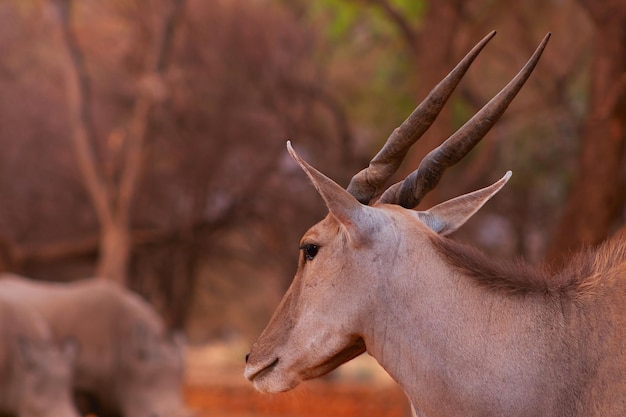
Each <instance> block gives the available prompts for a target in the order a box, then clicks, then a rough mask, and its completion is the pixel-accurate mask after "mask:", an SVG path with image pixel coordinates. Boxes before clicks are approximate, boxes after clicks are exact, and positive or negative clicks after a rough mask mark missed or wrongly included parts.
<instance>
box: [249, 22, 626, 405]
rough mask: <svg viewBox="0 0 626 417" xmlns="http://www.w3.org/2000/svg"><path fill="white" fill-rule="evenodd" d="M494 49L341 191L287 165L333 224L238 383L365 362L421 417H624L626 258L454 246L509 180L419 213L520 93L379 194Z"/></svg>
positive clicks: (318, 235) (270, 386)
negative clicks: (549, 265)
mask: <svg viewBox="0 0 626 417" xmlns="http://www.w3.org/2000/svg"><path fill="white" fill-rule="evenodd" d="M492 36H493V33H492V34H490V35H488V36H487V37H486V38H485V39H483V40H482V41H481V42H480V43H479V44H477V45H476V47H474V49H473V50H472V51H470V52H469V53H468V55H467V56H466V57H465V58H464V59H463V60H462V61H461V62H460V63H459V64H458V65H457V67H456V68H454V69H453V71H452V72H451V73H450V74H449V75H448V76H447V77H446V78H445V79H444V80H443V81H442V82H441V83H440V84H439V85H438V86H437V87H435V89H434V90H433V91H432V92H431V93H430V94H429V96H428V97H427V98H426V99H425V100H424V102H422V103H421V104H420V105H419V106H418V107H417V108H416V110H415V111H414V112H413V113H412V114H411V115H410V116H409V117H408V119H407V120H406V121H405V122H403V124H402V125H401V126H400V127H399V128H398V129H396V130H395V131H394V132H393V133H392V135H391V136H390V137H389V139H388V141H387V142H386V143H385V145H384V146H383V148H382V149H381V151H380V152H379V153H378V154H377V155H376V156H375V157H374V159H373V160H372V161H371V162H370V165H369V167H368V168H366V169H364V170H362V171H361V172H359V173H358V174H357V175H355V176H354V177H353V178H352V181H351V183H350V185H349V186H348V188H347V190H345V189H343V188H342V187H341V186H339V185H338V184H336V183H335V182H333V181H332V180H331V179H329V178H327V177H326V176H324V175H323V174H322V173H320V172H319V171H317V170H316V169H315V168H313V167H311V166H310V165H309V164H308V163H307V162H305V161H304V160H302V159H301V158H300V157H299V156H298V155H297V154H296V152H295V151H294V150H293V148H292V147H291V144H290V143H288V150H289V153H290V154H291V156H292V157H293V158H294V159H295V160H296V161H297V163H298V164H299V165H300V167H301V168H302V169H303V171H304V172H305V173H306V175H307V176H308V177H309V179H310V180H311V182H312V183H313V185H314V186H315V188H316V189H317V191H318V192H319V194H320V195H321V197H322V199H323V200H324V202H325V203H326V206H327V207H328V211H329V214H328V216H327V217H325V218H324V219H323V220H322V221H321V222H319V223H318V224H316V225H314V226H313V227H312V228H311V229H309V230H308V231H307V232H306V233H305V234H304V236H303V238H302V240H301V243H300V248H301V254H300V259H299V265H298V270H297V272H296V275H295V278H294V280H293V282H292V284H291V286H290V287H289V289H288V291H287V293H286V294H285V296H284V298H283V300H282V301H281V303H280V305H279V306H278V308H277V310H276V312H275V313H274V315H273V316H272V318H271V320H270V322H269V324H268V326H267V328H266V329H265V330H264V331H263V333H262V334H261V336H260V337H259V339H258V341H257V342H256V343H254V345H253V346H252V348H251V351H250V353H249V354H248V355H247V356H246V362H247V364H246V368H245V371H244V372H245V377H246V378H247V379H248V380H250V381H252V382H253V384H254V386H255V387H256V389H257V390H259V391H264V392H279V391H286V390H289V389H291V388H293V387H295V386H296V385H297V384H298V383H299V382H301V381H303V380H307V379H310V378H315V377H319V376H321V375H324V374H326V373H328V372H330V371H331V370H333V369H334V368H336V367H337V366H339V365H341V364H343V363H344V362H346V361H348V360H350V359H352V358H354V357H356V356H357V355H360V354H361V353H363V352H365V351H367V352H368V353H369V354H370V355H372V356H373V357H374V358H376V360H377V361H378V362H379V363H380V365H381V366H382V367H383V368H384V369H385V370H386V371H387V372H388V373H389V374H390V375H391V376H392V377H393V378H394V380H395V381H396V382H397V383H398V384H399V385H400V386H401V387H402V389H403V390H404V392H405V393H406V395H407V397H408V398H409V400H410V402H411V405H412V407H413V412H414V415H419V416H428V417H434V416H507V417H516V416H519V417H529V416H562V417H566V416H567V417H572V416H581V417H582V416H585V417H591V416H624V415H626V337H624V336H625V335H626V244H625V243H623V242H620V241H619V240H613V241H609V242H608V243H605V244H604V245H603V246H601V247H599V248H597V249H595V250H588V251H587V252H585V253H581V254H579V255H577V256H575V257H573V258H572V260H571V261H570V263H569V265H568V266H567V267H566V268H564V269H563V270H561V271H559V272H550V271H547V270H543V269H541V268H536V267H533V266H531V265H527V264H525V263H524V262H521V261H520V262H511V261H506V260H494V259H492V258H491V257H489V256H487V255H485V254H483V253H481V252H479V251H477V250H475V249H473V248H471V247H468V246H466V245H464V244H461V243H458V242H456V241H454V240H452V239H450V238H449V237H447V235H449V234H450V233H451V232H453V231H455V230H456V229H457V228H458V227H460V226H461V225H462V224H463V223H465V221H466V220H467V219H468V218H470V217H471V216H472V215H473V214H474V213H476V211H477V210H479V209H480V208H481V207H482V205H483V204H485V203H486V202H487V200H489V199H490V198H491V197H492V196H494V195H495V194H496V193H497V192H498V191H500V189H501V188H502V187H503V186H504V184H505V183H506V182H507V180H508V179H509V177H510V175H511V174H510V172H508V173H507V174H506V175H505V176H504V177H503V178H502V179H500V180H499V181H497V182H496V183H494V184H493V185H491V186H488V187H486V188H484V189H481V190H478V191H475V192H472V193H469V194H465V195H462V196H460V197H457V198H454V199H451V200H449V201H446V202H444V203H441V204H439V205H436V206H434V207H432V208H430V209H429V210H426V211H417V210H415V209H414V208H415V207H416V206H417V205H418V203H419V202H420V200H421V199H422V198H423V197H424V195H425V194H426V193H427V192H429V191H430V190H432V189H433V187H435V185H436V184H437V183H438V181H439V179H440V178H441V176H442V174H443V172H444V170H445V169H446V168H447V167H449V166H451V165H452V164H454V163H456V162H457V161H459V160H460V159H461V158H462V157H463V156H464V155H465V154H466V153H467V152H469V150H470V149H471V148H472V147H473V146H474V145H475V144H476V143H477V142H478V141H479V140H480V139H481V138H482V137H483V136H484V135H485V133H486V132H487V131H488V130H489V129H490V128H491V127H492V126H493V124H494V123H495V122H496V120H497V119H498V118H499V116H500V115H501V114H502V113H503V112H504V110H505V108H506V107H507V106H508V104H509V103H510V102H511V101H512V100H513V97H514V96H515V94H516V93H517V92H518V91H519V90H520V88H521V87H522V85H523V84H524V82H525V81H526V79H527V78H528V76H529V75H530V73H531V72H532V70H533V68H534V66H535V64H536V63H537V61H538V60H539V57H540V55H541V53H542V51H543V49H544V48H545V46H546V43H547V41H548V39H549V34H548V35H547V36H546V37H545V38H544V40H543V41H542V42H541V44H540V45H539V47H538V48H537V50H536V51H535V53H534V54H533V56H532V57H531V58H530V60H529V61H528V63H527V64H526V65H525V66H524V68H523V69H522V70H521V71H520V73H519V74H517V75H516V76H515V77H514V79H513V80H512V81H511V82H510V83H509V84H508V85H507V86H506V87H505V88H504V89H503V90H502V91H501V92H500V93H498V94H497V95H496V96H495V97H494V98H493V99H492V100H491V101H490V102H489V103H488V104H487V105H486V106H485V107H483V108H482V109H481V110H480V111H479V112H478V113H477V114H476V115H475V116H474V117H473V118H472V119H471V120H470V121H468V122H467V123H466V124H465V125H464V126H463V127H462V128H461V129H460V130H459V131H457V132H456V133H455V134H453V135H452V136H451V137H450V138H449V139H447V140H446V141H445V142H444V143H443V144H442V145H440V146H439V147H438V148H436V149H435V150H433V151H432V152H431V153H430V154H428V155H427V156H426V157H425V158H424V159H423V161H422V162H421V163H420V165H419V167H418V169H417V170H416V171H414V172H413V173H412V174H410V175H409V176H408V177H407V178H406V179H405V180H404V181H402V182H400V183H398V184H395V185H393V186H391V187H389V188H387V189H386V190H385V186H386V182H387V181H388V179H389V178H390V177H391V175H392V174H393V173H394V172H395V171H396V169H397V168H398V166H399V164H400V162H401V160H402V158H403V157H404V155H405V154H406V152H407V150H408V149H409V147H410V146H411V145H412V144H413V143H414V142H415V141H416V140H417V139H418V138H419V137H420V135H421V134H422V133H423V132H424V131H425V130H426V129H427V128H428V126H429V125H430V124H431V123H432V121H433V120H434V118H435V117H436V115H437V113H438V112H439V111H440V109H441V108H442V106H443V105H444V103H445V101H446V99H447V98H448V97H449V95H450V94H451V91H452V90H453V88H454V87H455V86H456V84H457V83H458V81H459V80H460V78H461V77H462V76H463V74H464V72H465V71H466V70H467V68H468V67H469V65H470V64H471V62H472V61H473V59H474V58H475V57H476V55H477V54H478V53H479V52H480V50H481V49H482V48H483V46H484V45H485V44H486V43H487V41H488V40H489V39H490V38H491V37H492Z"/></svg>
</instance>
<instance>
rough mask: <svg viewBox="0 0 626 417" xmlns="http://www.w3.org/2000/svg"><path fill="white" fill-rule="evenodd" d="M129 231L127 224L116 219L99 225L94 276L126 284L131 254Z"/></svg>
mask: <svg viewBox="0 0 626 417" xmlns="http://www.w3.org/2000/svg"><path fill="white" fill-rule="evenodd" d="M129 232H130V229H129V227H128V225H126V224H120V223H119V222H117V221H112V222H109V223H107V224H102V225H101V230H100V245H99V248H100V250H99V257H98V265H97V267H96V276H98V277H102V278H107V279H110V280H112V281H115V282H117V283H119V284H121V285H126V281H127V270H128V264H129V262H130V255H131V245H130V234H129Z"/></svg>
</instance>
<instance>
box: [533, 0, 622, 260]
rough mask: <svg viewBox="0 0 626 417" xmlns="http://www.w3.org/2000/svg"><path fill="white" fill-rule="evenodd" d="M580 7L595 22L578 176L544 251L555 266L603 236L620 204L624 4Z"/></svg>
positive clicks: (591, 4) (593, 3)
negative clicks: (587, 12) (585, 8)
mask: <svg viewBox="0 0 626 417" xmlns="http://www.w3.org/2000/svg"><path fill="white" fill-rule="evenodd" d="M585 6H586V7H587V10H588V11H589V14H590V15H591V17H592V19H593V21H594V23H595V35H594V41H593V49H592V50H593V58H592V59H593V62H592V68H591V79H590V87H589V88H590V92H589V104H588V106H589V109H588V113H587V119H586V121H585V124H584V129H583V136H582V143H581V150H580V156H579V163H578V169H577V177H576V179H575V182H574V183H573V186H572V189H571V191H570V195H569V198H568V200H567V203H566V205H565V209H564V212H563V215H562V217H561V220H560V222H559V223H558V225H557V227H556V229H555V232H554V235H553V240H552V242H551V244H550V246H549V247H548V250H547V254H546V259H545V260H546V262H547V263H549V264H552V265H553V266H557V267H558V266H560V265H562V264H563V263H564V262H565V260H566V258H567V257H568V256H569V255H570V254H571V252H572V251H575V250H577V249H579V248H580V247H582V246H588V245H596V244H598V243H599V242H601V241H602V240H603V239H605V238H606V237H607V235H608V234H609V233H610V232H611V229H612V227H613V226H614V223H615V221H616V219H617V217H618V216H619V214H620V211H621V209H622V207H623V203H624V201H623V200H624V178H623V175H622V173H623V172H624V170H623V168H622V164H623V162H624V158H623V155H624V143H625V141H626V103H625V94H624V93H625V91H626V88H625V87H626V3H624V2H623V1H621V0H620V1H606V2H603V1H596V2H590V3H589V4H585Z"/></svg>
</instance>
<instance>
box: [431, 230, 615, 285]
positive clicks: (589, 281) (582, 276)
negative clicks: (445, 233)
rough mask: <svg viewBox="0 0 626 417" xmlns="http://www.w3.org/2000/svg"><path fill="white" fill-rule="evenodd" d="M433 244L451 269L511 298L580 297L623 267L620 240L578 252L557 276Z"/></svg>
mask: <svg viewBox="0 0 626 417" xmlns="http://www.w3.org/2000/svg"><path fill="white" fill-rule="evenodd" d="M432 242H433V245H434V247H435V249H436V250H437V251H438V252H439V253H440V254H441V255H442V256H443V258H444V259H445V260H446V261H447V262H448V263H449V264H450V265H452V266H453V267H454V268H456V269H458V270H459V271H461V272H462V273H464V274H465V275H468V276H470V277H471V278H473V279H474V280H475V281H476V282H477V283H478V284H480V285H483V286H485V287H488V288H491V289H494V290H500V291H506V292H508V293H511V294H529V293H544V294H580V293H582V292H585V291H590V290H593V288H594V287H595V286H596V285H597V284H598V282H599V281H604V280H609V279H612V278H617V277H619V276H621V275H622V274H623V272H622V271H624V266H625V265H626V242H624V241H623V240H621V239H613V240H609V241H608V242H606V243H604V244H603V245H601V246H600V247H598V248H596V249H593V248H590V249H587V250H584V251H581V252H580V253H578V254H576V255H574V256H573V257H572V259H571V261H570V262H569V263H568V265H567V266H566V267H565V268H563V269H562V270H560V271H558V272H556V273H554V272H552V271H549V270H548V269H547V268H545V267H537V266H534V265H531V264H529V263H528V262H526V261H523V260H521V259H518V260H515V261H511V260H499V259H494V258H493V257H491V256H488V255H486V254H485V253H483V252H482V251H480V250H477V249H475V248H473V247H470V246H468V245H465V244H463V243H460V242H457V241H454V240H452V239H448V238H443V237H440V236H435V237H433V238H432Z"/></svg>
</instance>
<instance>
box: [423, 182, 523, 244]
mask: <svg viewBox="0 0 626 417" xmlns="http://www.w3.org/2000/svg"><path fill="white" fill-rule="evenodd" d="M509 178H511V171H508V172H507V173H506V174H505V175H504V177H502V178H500V179H499V180H498V181H496V182H495V183H493V184H492V185H490V186H488V187H485V188H482V189H480V190H477V191H474V192H472V193H468V194H464V195H462V196H460V197H456V198H453V199H452V200H448V201H446V202H443V203H441V204H438V205H436V206H434V207H432V208H431V209H429V210H427V211H418V212H417V215H418V217H419V218H420V220H422V222H424V224H426V225H427V226H428V227H429V228H430V229H432V230H433V231H435V232H436V233H438V234H440V235H442V236H445V235H448V234H450V233H452V232H454V231H455V230H457V229H458V228H459V227H461V226H462V225H463V224H464V223H465V222H466V221H467V220H468V219H469V218H470V217H472V216H473V215H474V213H476V212H477V211H478V210H479V209H480V208H481V207H482V206H483V205H484V204H485V203H486V202H487V201H489V199H490V198H491V197H493V196H494V195H496V193H497V192H498V191H500V190H501V189H502V187H504V184H506V183H507V181H508V180H509Z"/></svg>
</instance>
